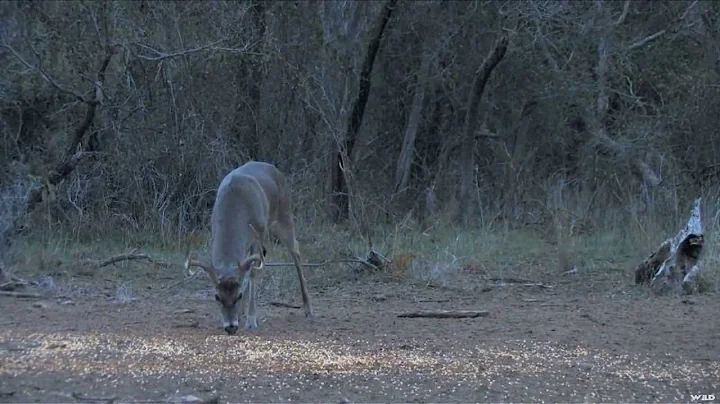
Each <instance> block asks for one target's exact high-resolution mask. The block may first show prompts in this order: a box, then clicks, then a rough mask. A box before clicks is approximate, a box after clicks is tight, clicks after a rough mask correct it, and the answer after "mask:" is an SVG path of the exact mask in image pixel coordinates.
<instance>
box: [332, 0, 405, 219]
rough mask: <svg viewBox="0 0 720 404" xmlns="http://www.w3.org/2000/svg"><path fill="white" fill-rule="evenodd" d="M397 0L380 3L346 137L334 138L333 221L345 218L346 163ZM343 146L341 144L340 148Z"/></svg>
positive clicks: (347, 204)
mask: <svg viewBox="0 0 720 404" xmlns="http://www.w3.org/2000/svg"><path fill="white" fill-rule="evenodd" d="M396 3H397V0H388V1H387V2H386V3H385V5H384V6H383V10H382V12H381V13H380V16H379V18H378V20H377V21H376V23H375V26H374V28H373V31H372V36H371V39H370V42H369V43H368V49H367V53H366V54H365V60H363V65H362V70H361V71H360V85H359V89H358V94H357V97H356V98H355V99H354V100H353V102H352V108H351V109H350V111H351V112H350V116H349V119H348V123H347V130H346V131H345V138H344V140H343V142H342V143H343V144H342V145H338V144H337V140H333V143H334V144H333V156H332V164H331V171H332V172H331V175H330V178H331V192H332V209H333V220H335V221H336V222H340V221H343V220H346V219H347V218H348V214H349V207H350V198H349V197H350V195H349V192H348V184H347V182H348V172H349V163H350V160H351V157H352V152H353V148H354V147H355V141H356V138H357V132H358V130H359V129H360V124H361V123H362V118H363V114H364V113H365V106H366V105H367V101H368V98H369V97H370V82H371V78H372V69H373V65H374V64H375V57H376V56H377V52H378V49H379V48H380V40H381V39H382V35H383V32H384V31H385V26H386V25H387V23H388V21H389V20H390V16H391V15H392V11H393V9H394V8H395V4H396ZM340 146H342V147H340Z"/></svg>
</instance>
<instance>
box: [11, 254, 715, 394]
mask: <svg viewBox="0 0 720 404" xmlns="http://www.w3.org/2000/svg"><path fill="white" fill-rule="evenodd" d="M146 270H147V271H148V272H151V271H156V268H151V267H148V268H147V269H146ZM626 275H627V276H625V275H623V276H617V275H613V276H610V275H605V276H603V275H593V274H576V275H572V276H565V277H562V276H557V277H553V278H550V277H546V278H545V279H535V280H534V281H535V282H542V284H541V285H537V284H535V285H532V284H524V283H523V282H520V283H513V282H508V280H506V281H505V282H503V281H499V280H497V279H494V280H491V279H488V278H487V277H483V276H480V275H479V274H477V273H474V272H472V271H468V272H464V273H462V274H461V275H460V278H459V280H458V282H457V283H458V285H461V287H430V286H428V285H425V284H422V283H417V282H392V281H387V280H378V279H376V278H375V277H373V276H368V277H364V278H361V279H359V280H348V281H345V282H342V283H339V284H336V285H332V286H325V287H317V286H313V285H312V284H311V285H310V287H311V294H312V297H313V299H314V300H313V305H314V309H315V314H316V317H315V318H314V319H312V320H308V319H305V317H304V315H303V311H302V309H292V308H283V307H275V306H271V305H269V301H268V299H267V298H263V297H260V299H259V300H260V306H259V308H258V311H259V326H260V328H259V330H257V331H255V332H252V333H249V332H247V331H243V330H241V331H239V332H238V334H237V335H235V336H227V335H225V333H224V332H223V330H221V329H220V328H219V327H218V320H217V319H218V313H217V308H216V307H215V301H214V300H213V299H212V294H211V293H212V292H211V291H210V289H209V283H208V282H207V280H205V279H197V280H193V281H191V282H185V283H180V284H177V283H176V284H175V285H174V286H172V287H168V288H162V287H153V286H152V283H149V285H150V286H145V287H138V288H136V289H134V290H133V298H132V299H124V300H122V301H118V300H117V299H116V297H115V295H116V294H117V293H108V292H107V290H109V288H107V287H105V289H104V287H103V283H102V281H101V280H98V279H95V278H93V281H92V282H89V283H88V285H86V288H84V289H82V288H79V287H76V288H75V289H74V290H75V292H74V293H73V294H67V293H66V294H65V295H63V294H62V293H61V291H57V290H56V291H53V292H48V291H45V294H44V296H43V298H41V299H20V298H17V297H7V296H0V307H1V309H0V401H1V402H111V401H122V402H128V401H131V402H132V401H135V402H173V401H182V400H185V401H192V400H199V401H205V402H218V401H219V402H469V401H472V402H477V401H484V402H508V401H510V402H581V401H582V402H692V401H694V400H693V398H692V395H697V394H706V395H712V394H714V395H715V396H716V397H718V399H720V320H719V319H718V313H720V299H718V295H717V294H716V293H715V294H707V295H701V296H692V297H654V296H651V295H649V294H648V293H647V292H645V291H644V290H642V288H640V287H636V286H634V285H632V284H631V283H632V275H631V274H626ZM93 285H94V286H93ZM82 290H84V291H85V293H80V291H82ZM103 290H105V291H106V293H103ZM30 291H32V290H30ZM297 300H299V299H297ZM420 309H422V310H441V309H447V310H449V309H457V310H461V309H462V310H487V311H489V313H490V314H489V316H487V317H479V318H468V319H429V318H398V317H397V313H399V312H402V311H408V310H420ZM242 321H243V320H242V319H241V324H242ZM190 396H192V397H190Z"/></svg>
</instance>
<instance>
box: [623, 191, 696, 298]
mask: <svg viewBox="0 0 720 404" xmlns="http://www.w3.org/2000/svg"><path fill="white" fill-rule="evenodd" d="M700 199H701V198H697V199H696V200H695V202H694V203H693V206H692V211H691V213H690V218H689V219H688V221H687V224H686V225H685V228H684V229H683V230H681V231H680V232H679V233H678V234H677V235H675V237H673V238H671V239H667V240H665V241H664V242H663V243H662V244H661V245H660V247H658V249H657V250H656V251H655V252H653V253H652V254H650V256H649V257H648V258H646V259H645V260H644V261H643V262H642V263H640V265H638V266H637V268H635V283H636V284H647V283H649V284H650V287H651V288H652V290H653V291H654V292H655V293H656V294H693V293H701V292H704V291H705V289H707V285H706V283H705V282H704V280H703V279H702V278H701V276H700V274H701V272H702V265H701V263H700V258H701V253H702V249H703V244H704V242H705V238H704V235H703V228H702V218H701V215H700Z"/></svg>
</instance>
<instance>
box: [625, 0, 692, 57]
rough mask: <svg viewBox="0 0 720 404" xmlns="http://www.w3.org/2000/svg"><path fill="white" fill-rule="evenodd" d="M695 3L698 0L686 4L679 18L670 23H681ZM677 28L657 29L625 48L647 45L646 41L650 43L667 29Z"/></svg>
mask: <svg viewBox="0 0 720 404" xmlns="http://www.w3.org/2000/svg"><path fill="white" fill-rule="evenodd" d="M697 3H698V0H695V1H693V2H692V4H690V6H688V8H687V9H686V10H685V12H683V14H682V15H681V16H680V17H679V18H677V19H676V20H675V21H674V22H673V23H672V25H678V24H680V23H682V21H684V20H685V18H686V17H687V15H688V13H689V12H690V10H692V9H693V8H694V7H695V5H696V4H697ZM677 29H679V28H678V27H677V26H675V27H671V28H664V29H661V30H660V31H658V32H656V33H654V34H652V35H648V36H646V37H645V38H642V39H640V40H637V41H635V42H633V43H632V44H630V45H629V46H628V48H627V49H628V50H633V49H638V48H642V47H643V46H645V45H647V44H648V43H650V42H652V41H654V40H656V39H658V38H660V37H661V36H663V35H665V34H666V33H667V32H668V31H675V30H677Z"/></svg>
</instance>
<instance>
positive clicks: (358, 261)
mask: <svg viewBox="0 0 720 404" xmlns="http://www.w3.org/2000/svg"><path fill="white" fill-rule="evenodd" d="M353 263H354V264H363V265H367V266H369V267H370V268H373V269H379V268H378V267H377V266H375V265H373V264H371V263H370V262H368V261H366V260H364V259H362V258H349V259H344V260H330V261H322V262H307V263H304V264H302V266H304V267H322V266H325V265H328V264H353ZM294 265H295V264H294V263H292V262H266V263H265V266H266V267H291V266H294Z"/></svg>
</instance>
